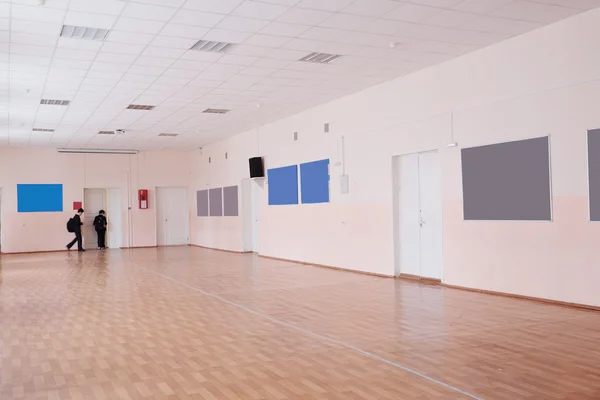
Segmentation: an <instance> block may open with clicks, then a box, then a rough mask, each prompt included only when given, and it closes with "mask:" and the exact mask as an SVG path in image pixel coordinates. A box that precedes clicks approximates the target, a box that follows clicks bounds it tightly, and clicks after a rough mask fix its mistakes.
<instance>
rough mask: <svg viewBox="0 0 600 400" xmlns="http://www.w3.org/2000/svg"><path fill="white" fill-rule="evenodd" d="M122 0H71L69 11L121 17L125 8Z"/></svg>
mask: <svg viewBox="0 0 600 400" xmlns="http://www.w3.org/2000/svg"><path fill="white" fill-rule="evenodd" d="M125 4H126V3H124V2H123V1H120V0H102V1H101V2H100V1H97V0H71V1H70V3H69V10H73V11H82V12H89V13H95V14H109V15H119V14H120V13H121V11H122V10H123V7H125Z"/></svg>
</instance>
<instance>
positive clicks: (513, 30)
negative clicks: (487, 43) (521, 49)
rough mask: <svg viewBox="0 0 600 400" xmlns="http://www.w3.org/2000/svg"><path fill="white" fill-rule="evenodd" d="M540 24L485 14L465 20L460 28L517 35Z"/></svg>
mask: <svg viewBox="0 0 600 400" xmlns="http://www.w3.org/2000/svg"><path fill="white" fill-rule="evenodd" d="M540 26H541V25H540V24H539V23H535V22H529V21H518V20H514V19H506V18H498V17H488V16H485V15H481V16H478V17H477V18H475V19H473V20H471V21H468V22H466V23H465V24H464V25H463V26H461V28H463V29H470V30H475V31H482V32H492V33H507V34H512V35H517V34H520V33H523V32H526V31H529V30H533V29H537V28H539V27H540Z"/></svg>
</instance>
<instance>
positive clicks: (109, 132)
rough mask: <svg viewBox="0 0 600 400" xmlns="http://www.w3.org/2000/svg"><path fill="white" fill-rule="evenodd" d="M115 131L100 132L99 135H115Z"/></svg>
mask: <svg viewBox="0 0 600 400" xmlns="http://www.w3.org/2000/svg"><path fill="white" fill-rule="evenodd" d="M114 134H115V131H100V132H98V135H114Z"/></svg>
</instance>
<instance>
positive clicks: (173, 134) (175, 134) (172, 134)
mask: <svg viewBox="0 0 600 400" xmlns="http://www.w3.org/2000/svg"><path fill="white" fill-rule="evenodd" d="M177 135H178V134H177V133H161V134H159V135H158V136H163V137H175V136H177Z"/></svg>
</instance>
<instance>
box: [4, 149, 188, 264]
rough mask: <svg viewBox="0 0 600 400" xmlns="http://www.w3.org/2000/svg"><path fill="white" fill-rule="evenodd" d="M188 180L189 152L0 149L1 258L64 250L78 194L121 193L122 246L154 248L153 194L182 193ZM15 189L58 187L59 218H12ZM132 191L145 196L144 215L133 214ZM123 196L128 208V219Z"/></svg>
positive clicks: (39, 215) (134, 196) (136, 211)
mask: <svg viewBox="0 0 600 400" xmlns="http://www.w3.org/2000/svg"><path fill="white" fill-rule="evenodd" d="M190 175H191V171H190V153H189V152H143V153H140V154H137V155H106V154H59V153H58V152H57V151H56V150H51V149H37V148H21V149H15V148H3V149H0V188H2V252H3V253H18V252H33V251H49V250H62V249H64V247H65V244H66V243H67V242H69V241H70V239H72V237H73V234H70V233H68V232H67V231H66V227H65V226H66V222H67V220H68V219H69V218H70V217H71V216H72V215H73V214H74V211H73V202H74V201H83V189H84V188H107V189H121V193H122V209H121V212H122V221H123V243H124V245H125V246H132V247H145V246H156V213H155V201H154V192H155V190H154V189H155V188H156V187H157V186H184V187H187V186H188V185H189V182H190ZM19 183H38V184H39V183H60V184H62V185H63V201H64V212H62V213H17V192H16V185H17V184H19ZM138 189H149V190H150V208H149V209H148V210H140V209H139V208H138V202H137V190H138ZM128 193H129V198H130V199H131V204H132V209H131V215H130V216H129V215H128V214H129V213H128ZM84 207H85V205H84ZM109 218H110V216H109Z"/></svg>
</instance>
